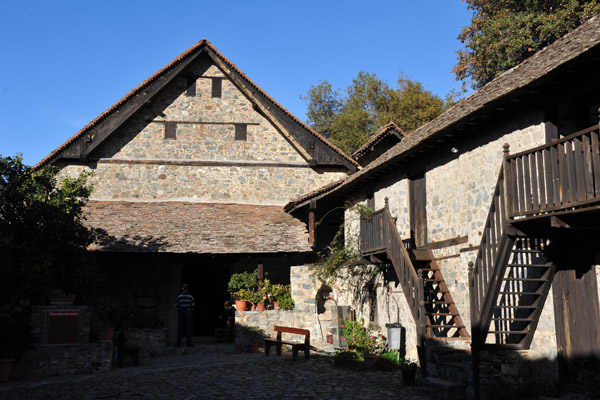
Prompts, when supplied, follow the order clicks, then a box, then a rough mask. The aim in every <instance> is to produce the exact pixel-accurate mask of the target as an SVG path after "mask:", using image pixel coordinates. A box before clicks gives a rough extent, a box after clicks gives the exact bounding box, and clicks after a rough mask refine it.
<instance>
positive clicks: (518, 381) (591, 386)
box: [421, 341, 600, 400]
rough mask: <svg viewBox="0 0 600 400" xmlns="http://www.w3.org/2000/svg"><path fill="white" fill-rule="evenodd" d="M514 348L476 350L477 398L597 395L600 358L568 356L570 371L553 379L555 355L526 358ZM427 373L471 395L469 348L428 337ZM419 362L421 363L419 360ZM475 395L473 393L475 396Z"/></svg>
mask: <svg viewBox="0 0 600 400" xmlns="http://www.w3.org/2000/svg"><path fill="white" fill-rule="evenodd" d="M524 353H526V352H523V351H518V350H480V353H479V358H480V359H479V390H478V392H479V397H478V398H479V399H490V400H496V399H498V400H500V399H510V398H538V397H540V396H545V397H550V398H552V397H558V396H561V395H565V394H570V393H573V394H575V395H578V396H585V397H576V398H586V399H587V398H590V399H594V398H599V397H598V396H599V393H600V359H598V358H597V357H594V356H590V357H580V358H577V359H573V360H569V361H568V364H569V367H570V368H569V370H570V371H571V375H570V377H569V378H568V381H567V380H566V379H561V380H560V381H557V380H556V377H557V376H558V370H557V365H558V364H560V363H564V362H566V361H565V360H560V359H559V360H558V363H557V360H556V359H548V358H541V359H535V360H532V359H528V358H526V357H525V356H524ZM424 354H425V357H426V360H425V368H426V370H427V376H429V377H431V378H439V379H444V380H448V381H452V382H456V383H459V384H461V386H463V387H464V388H466V393H462V395H465V396H468V397H469V398H473V396H474V392H476V391H474V387H473V359H472V357H471V351H470V350H465V349H457V348H454V347H452V346H449V345H446V344H444V343H442V342H437V341H436V342H433V341H428V342H427V345H426V351H425V352H424ZM421 365H423V363H422V364H421ZM475 398H476V397H475Z"/></svg>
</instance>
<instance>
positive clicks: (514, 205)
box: [507, 159, 519, 215]
mask: <svg viewBox="0 0 600 400" xmlns="http://www.w3.org/2000/svg"><path fill="white" fill-rule="evenodd" d="M508 170H509V171H510V180H509V182H508V183H509V185H510V186H509V187H508V190H509V191H510V192H509V193H508V196H507V197H508V198H509V199H510V213H511V215H513V214H514V213H516V212H518V211H519V195H518V192H519V190H518V184H517V161H516V160H514V159H513V160H510V168H508Z"/></svg>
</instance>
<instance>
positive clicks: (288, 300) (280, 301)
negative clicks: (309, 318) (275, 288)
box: [276, 291, 294, 310]
mask: <svg viewBox="0 0 600 400" xmlns="http://www.w3.org/2000/svg"><path fill="white" fill-rule="evenodd" d="M276 301H277V305H278V307H279V309H280V310H293V309H294V300H293V299H292V293H291V291H288V292H284V293H282V294H280V295H279V296H278V297H277V299H276Z"/></svg>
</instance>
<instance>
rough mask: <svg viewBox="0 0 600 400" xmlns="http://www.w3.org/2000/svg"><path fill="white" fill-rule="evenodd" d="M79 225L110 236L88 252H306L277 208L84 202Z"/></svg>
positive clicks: (295, 225)
mask: <svg viewBox="0 0 600 400" xmlns="http://www.w3.org/2000/svg"><path fill="white" fill-rule="evenodd" d="M84 215H85V217H86V221H85V224H86V225H88V226H90V227H96V228H97V227H101V228H103V229H104V230H106V231H107V233H108V235H109V236H111V238H109V239H108V240H106V241H104V242H103V243H101V244H100V245H94V246H92V247H91V249H92V250H100V251H108V252H128V253H137V252H142V253H143V252H165V253H166V252H168V253H210V254H240V253H286V252H310V251H311V247H310V245H309V241H308V240H309V238H308V233H307V229H306V225H304V224H303V223H302V222H301V221H299V220H297V219H296V218H294V217H292V216H291V215H289V214H287V213H285V212H284V211H283V210H282V208H281V207H280V206H261V205H251V204H222V203H193V202H180V201H173V202H127V201H89V202H88V203H87V204H86V206H85V208H84Z"/></svg>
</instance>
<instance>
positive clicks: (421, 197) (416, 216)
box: [408, 172, 427, 248]
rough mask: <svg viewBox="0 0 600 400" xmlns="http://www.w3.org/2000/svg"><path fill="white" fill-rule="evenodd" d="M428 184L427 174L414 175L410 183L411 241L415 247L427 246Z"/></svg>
mask: <svg viewBox="0 0 600 400" xmlns="http://www.w3.org/2000/svg"><path fill="white" fill-rule="evenodd" d="M426 192H427V184H426V181H425V172H422V173H419V174H416V175H413V176H411V177H410V178H409V181H408V196H409V201H410V205H409V212H410V239H411V245H412V246H413V247H417V248H419V247H423V246H425V245H426V244H427V209H426V207H427V197H426Z"/></svg>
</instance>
